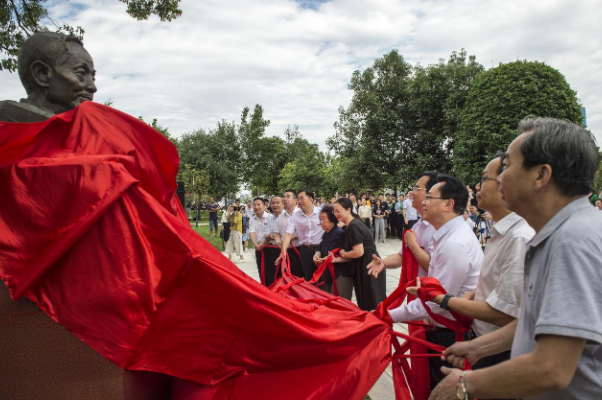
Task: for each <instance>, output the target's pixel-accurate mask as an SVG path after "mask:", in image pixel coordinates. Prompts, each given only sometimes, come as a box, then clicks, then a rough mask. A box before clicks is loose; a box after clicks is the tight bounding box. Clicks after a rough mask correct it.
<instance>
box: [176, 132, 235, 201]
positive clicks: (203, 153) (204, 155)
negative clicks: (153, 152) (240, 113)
mask: <svg viewBox="0 0 602 400" xmlns="http://www.w3.org/2000/svg"><path fill="white" fill-rule="evenodd" d="M176 147H177V149H178V152H179V154H180V176H179V177H178V179H179V180H182V181H184V182H185V185H186V181H187V180H188V182H189V185H190V181H191V179H190V177H188V179H187V177H186V176H184V175H183V174H184V172H183V171H186V168H188V169H189V170H191V171H196V172H195V173H197V174H200V175H201V178H202V179H205V178H206V179H207V180H208V183H207V185H206V187H203V189H206V191H205V192H203V193H199V192H198V191H197V190H199V189H197V188H193V187H191V186H188V187H186V191H187V192H189V193H193V192H194V193H197V194H199V195H201V194H203V195H204V194H209V195H212V196H215V197H216V198H221V197H224V196H227V195H228V194H231V193H236V192H237V191H238V189H239V185H240V172H241V169H240V161H241V149H240V142H239V140H238V135H237V129H236V125H235V124H234V123H233V122H227V121H221V122H220V123H218V124H217V127H216V128H215V129H211V130H209V131H205V130H203V129H197V130H195V131H193V132H191V133H186V134H184V135H182V136H181V137H180V138H179V139H178V141H177V145H176Z"/></svg>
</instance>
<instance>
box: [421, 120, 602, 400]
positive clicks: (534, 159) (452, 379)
mask: <svg viewBox="0 0 602 400" xmlns="http://www.w3.org/2000/svg"><path fill="white" fill-rule="evenodd" d="M503 163H504V170H503V172H502V174H501V175H500V176H498V181H499V182H500V191H501V192H502V196H503V198H504V200H505V202H506V206H507V207H508V209H510V210H512V211H514V212H516V214H518V215H520V216H522V217H523V218H524V219H525V220H526V221H527V222H528V223H529V225H531V227H532V228H533V229H534V230H535V232H536V234H535V236H534V237H533V239H531V240H530V241H529V243H527V246H526V255H525V259H524V262H525V268H524V285H523V291H524V296H523V300H522V304H521V310H520V314H519V317H518V319H517V320H515V321H513V322H511V323H509V324H508V325H506V326H504V327H502V328H500V329H498V330H496V331H495V332H492V333H488V334H486V335H484V336H481V337H478V338H477V339H475V340H472V341H470V342H465V343H457V344H456V345H454V346H452V347H451V348H449V349H447V350H445V351H444V355H445V356H446V358H447V360H448V361H450V362H452V363H453V364H454V365H462V364H463V363H464V361H465V359H468V361H469V362H470V363H471V364H474V363H475V361H477V360H479V359H481V358H482V357H483V356H488V355H492V354H496V353H499V352H500V351H504V350H508V349H509V348H512V351H511V356H510V360H509V361H506V362H503V363H500V364H498V365H494V366H492V367H489V368H483V369H479V370H476V371H464V372H462V371H459V370H455V369H444V372H445V373H446V374H448V376H447V378H446V379H445V380H443V381H442V382H441V383H440V384H439V386H438V387H437V388H436V389H435V390H434V391H433V393H432V394H431V400H448V399H456V398H460V397H457V395H458V394H459V395H461V396H462V397H463V398H474V397H477V398H479V399H491V398H503V399H516V398H519V397H520V398H523V399H525V400H565V399H598V398H600V393H602V374H601V370H600V365H602V286H601V285H600V282H601V281H602V269H601V268H600V260H601V259H602V246H600V243H602V231H600V230H599V229H598V228H599V227H600V226H602V215H600V213H599V212H598V211H596V210H595V209H593V208H592V207H591V204H590V203H589V201H588V199H587V194H588V193H590V192H591V190H592V187H593V182H594V179H595V177H596V172H597V171H598V167H599V165H600V155H599V152H598V146H597V144H596V140H595V138H594V136H593V135H592V133H591V132H589V131H587V130H586V129H584V128H583V127H582V126H580V125H577V124H575V123H572V122H569V121H563V120H558V119H554V118H526V119H524V120H522V121H521V122H520V123H519V126H518V136H517V137H516V138H515V139H514V141H512V143H510V145H509V146H508V151H507V153H506V154H505V155H504V159H503ZM584 232H586V234H584Z"/></svg>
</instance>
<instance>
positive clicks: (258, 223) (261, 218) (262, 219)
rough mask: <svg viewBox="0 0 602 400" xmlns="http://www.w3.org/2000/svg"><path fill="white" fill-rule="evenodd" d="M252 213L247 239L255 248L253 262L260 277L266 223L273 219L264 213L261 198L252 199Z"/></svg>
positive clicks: (266, 231)
mask: <svg viewBox="0 0 602 400" xmlns="http://www.w3.org/2000/svg"><path fill="white" fill-rule="evenodd" d="M253 211H254V212H255V215H253V216H252V217H251V220H250V221H249V237H250V239H251V243H253V247H255V261H256V262H257V271H259V274H260V275H261V248H262V246H263V245H264V244H265V239H266V235H267V233H268V223H269V221H270V220H271V219H272V218H274V216H273V215H272V214H269V213H267V212H266V211H265V202H264V200H263V199H262V198H261V197H256V198H254V199H253Z"/></svg>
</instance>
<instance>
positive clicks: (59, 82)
mask: <svg viewBox="0 0 602 400" xmlns="http://www.w3.org/2000/svg"><path fill="white" fill-rule="evenodd" d="M18 64H19V67H18V68H19V77H20V78H21V83H22V84H23V86H24V87H25V91H26V92H27V98H28V100H30V101H31V102H33V103H34V104H35V105H37V106H38V107H40V108H42V109H45V110H48V111H49V112H51V113H53V114H58V113H61V112H65V111H68V110H71V109H73V108H74V107H77V106H79V105H80V104H81V103H82V102H84V101H86V100H93V98H94V93H95V92H96V85H95V84H94V75H95V74H96V71H95V70H94V63H93V61H92V57H90V54H88V52H87V51H86V49H84V46H83V44H82V42H81V41H80V40H79V39H77V38H76V37H73V36H67V35H63V34H61V33H53V32H40V33H36V34H34V35H33V36H31V37H30V38H28V39H27V40H26V41H25V42H23V45H22V46H21V50H20V51H19V58H18Z"/></svg>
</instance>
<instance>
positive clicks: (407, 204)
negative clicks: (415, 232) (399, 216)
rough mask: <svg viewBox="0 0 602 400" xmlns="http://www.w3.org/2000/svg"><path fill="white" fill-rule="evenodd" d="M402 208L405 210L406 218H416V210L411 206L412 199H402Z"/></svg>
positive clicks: (409, 219) (410, 219)
mask: <svg viewBox="0 0 602 400" xmlns="http://www.w3.org/2000/svg"><path fill="white" fill-rule="evenodd" d="M403 209H404V210H406V219H407V220H408V221H412V220H415V219H418V211H417V210H416V209H415V208H414V207H413V206H412V200H410V199H405V200H404V201H403Z"/></svg>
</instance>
